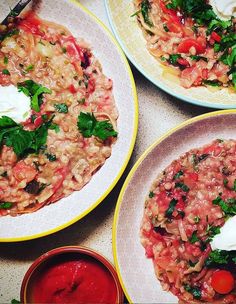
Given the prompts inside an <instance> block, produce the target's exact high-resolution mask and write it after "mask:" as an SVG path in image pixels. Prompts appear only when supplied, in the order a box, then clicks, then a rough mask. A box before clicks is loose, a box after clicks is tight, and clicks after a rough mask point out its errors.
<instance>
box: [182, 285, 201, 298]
mask: <svg viewBox="0 0 236 304" xmlns="http://www.w3.org/2000/svg"><path fill="white" fill-rule="evenodd" d="M184 289H185V290H186V291H187V292H189V293H191V294H192V295H193V297H194V298H195V299H197V300H200V299H201V296H202V293H201V289H200V288H198V287H196V286H190V285H187V284H186V285H184Z"/></svg>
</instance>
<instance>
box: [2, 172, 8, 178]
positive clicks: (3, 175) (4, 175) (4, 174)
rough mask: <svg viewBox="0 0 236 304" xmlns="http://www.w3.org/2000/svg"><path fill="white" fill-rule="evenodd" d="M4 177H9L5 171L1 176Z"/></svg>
mask: <svg viewBox="0 0 236 304" xmlns="http://www.w3.org/2000/svg"><path fill="white" fill-rule="evenodd" d="M0 175H1V176H2V177H8V174H7V171H4V172H3V173H2V174H0Z"/></svg>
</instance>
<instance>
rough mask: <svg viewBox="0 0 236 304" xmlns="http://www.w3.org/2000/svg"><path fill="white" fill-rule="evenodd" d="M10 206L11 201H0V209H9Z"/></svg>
mask: <svg viewBox="0 0 236 304" xmlns="http://www.w3.org/2000/svg"><path fill="white" fill-rule="evenodd" d="M12 206H13V204H12V203H9V202H0V209H10V208H11V207H12Z"/></svg>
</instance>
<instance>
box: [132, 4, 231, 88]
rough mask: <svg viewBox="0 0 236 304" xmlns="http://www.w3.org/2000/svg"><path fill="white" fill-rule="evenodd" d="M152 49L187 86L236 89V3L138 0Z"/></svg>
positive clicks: (140, 19)
mask: <svg viewBox="0 0 236 304" xmlns="http://www.w3.org/2000/svg"><path fill="white" fill-rule="evenodd" d="M133 3H134V5H135V13H134V14H133V16H137V19H138V22H139V24H140V26H141V28H142V31H143V34H144V37H145V39H146V41H147V49H148V51H149V52H150V53H151V55H153V56H154V57H155V58H156V59H158V60H159V61H160V62H161V63H162V64H163V67H164V66H165V67H164V70H166V71H168V73H171V74H174V75H175V76H176V77H179V80H180V85H181V86H183V87H184V88H191V87H196V86H208V87H209V86H214V87H220V88H221V87H228V88H230V90H231V91H232V92H233V93H235V89H236V30H235V29H236V18H234V16H233V14H235V9H236V4H235V1H231V0H224V1H218V0H211V1H206V0H195V1H193V0H177V1H174V0H167V1H165V0H133Z"/></svg>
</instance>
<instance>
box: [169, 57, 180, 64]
mask: <svg viewBox="0 0 236 304" xmlns="http://www.w3.org/2000/svg"><path fill="white" fill-rule="evenodd" d="M179 58H181V55H180V54H171V55H170V58H169V59H168V61H169V63H170V64H172V65H176V64H177V63H178V62H177V60H178V59H179Z"/></svg>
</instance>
